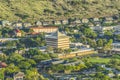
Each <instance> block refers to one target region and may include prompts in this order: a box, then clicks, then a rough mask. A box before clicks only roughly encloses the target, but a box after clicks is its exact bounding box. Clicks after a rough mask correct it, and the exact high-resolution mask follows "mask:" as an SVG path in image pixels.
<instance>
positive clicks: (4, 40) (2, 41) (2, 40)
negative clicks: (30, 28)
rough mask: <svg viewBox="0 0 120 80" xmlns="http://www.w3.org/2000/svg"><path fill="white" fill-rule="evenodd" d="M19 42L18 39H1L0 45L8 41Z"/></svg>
mask: <svg viewBox="0 0 120 80" xmlns="http://www.w3.org/2000/svg"><path fill="white" fill-rule="evenodd" d="M15 40H19V39H18V38H0V43H4V42H6V41H15Z"/></svg>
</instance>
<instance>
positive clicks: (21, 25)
mask: <svg viewBox="0 0 120 80" xmlns="http://www.w3.org/2000/svg"><path fill="white" fill-rule="evenodd" d="M12 26H13V27H14V28H19V29H22V28H23V23H22V22H14V23H12Z"/></svg>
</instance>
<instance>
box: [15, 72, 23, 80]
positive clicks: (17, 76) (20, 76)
mask: <svg viewBox="0 0 120 80" xmlns="http://www.w3.org/2000/svg"><path fill="white" fill-rule="evenodd" d="M24 77H25V74H24V73H23V72H18V73H17V74H15V75H14V80H24Z"/></svg>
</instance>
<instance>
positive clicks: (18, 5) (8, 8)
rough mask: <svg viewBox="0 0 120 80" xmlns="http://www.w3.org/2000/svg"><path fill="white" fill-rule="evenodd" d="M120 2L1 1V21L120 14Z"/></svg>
mask: <svg viewBox="0 0 120 80" xmlns="http://www.w3.org/2000/svg"><path fill="white" fill-rule="evenodd" d="M119 4H120V1H119V0H0V19H8V20H19V19H22V20H24V21H32V20H46V19H56V18H57V19H61V18H62V19H66V18H69V17H80V18H85V17H101V16H110V15H113V14H118V13H119V10H120V5H119Z"/></svg>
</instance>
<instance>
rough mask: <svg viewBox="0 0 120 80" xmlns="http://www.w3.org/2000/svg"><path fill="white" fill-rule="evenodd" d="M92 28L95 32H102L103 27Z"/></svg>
mask: <svg viewBox="0 0 120 80" xmlns="http://www.w3.org/2000/svg"><path fill="white" fill-rule="evenodd" d="M90 28H91V29H92V30H94V31H102V26H93V27H90Z"/></svg>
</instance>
